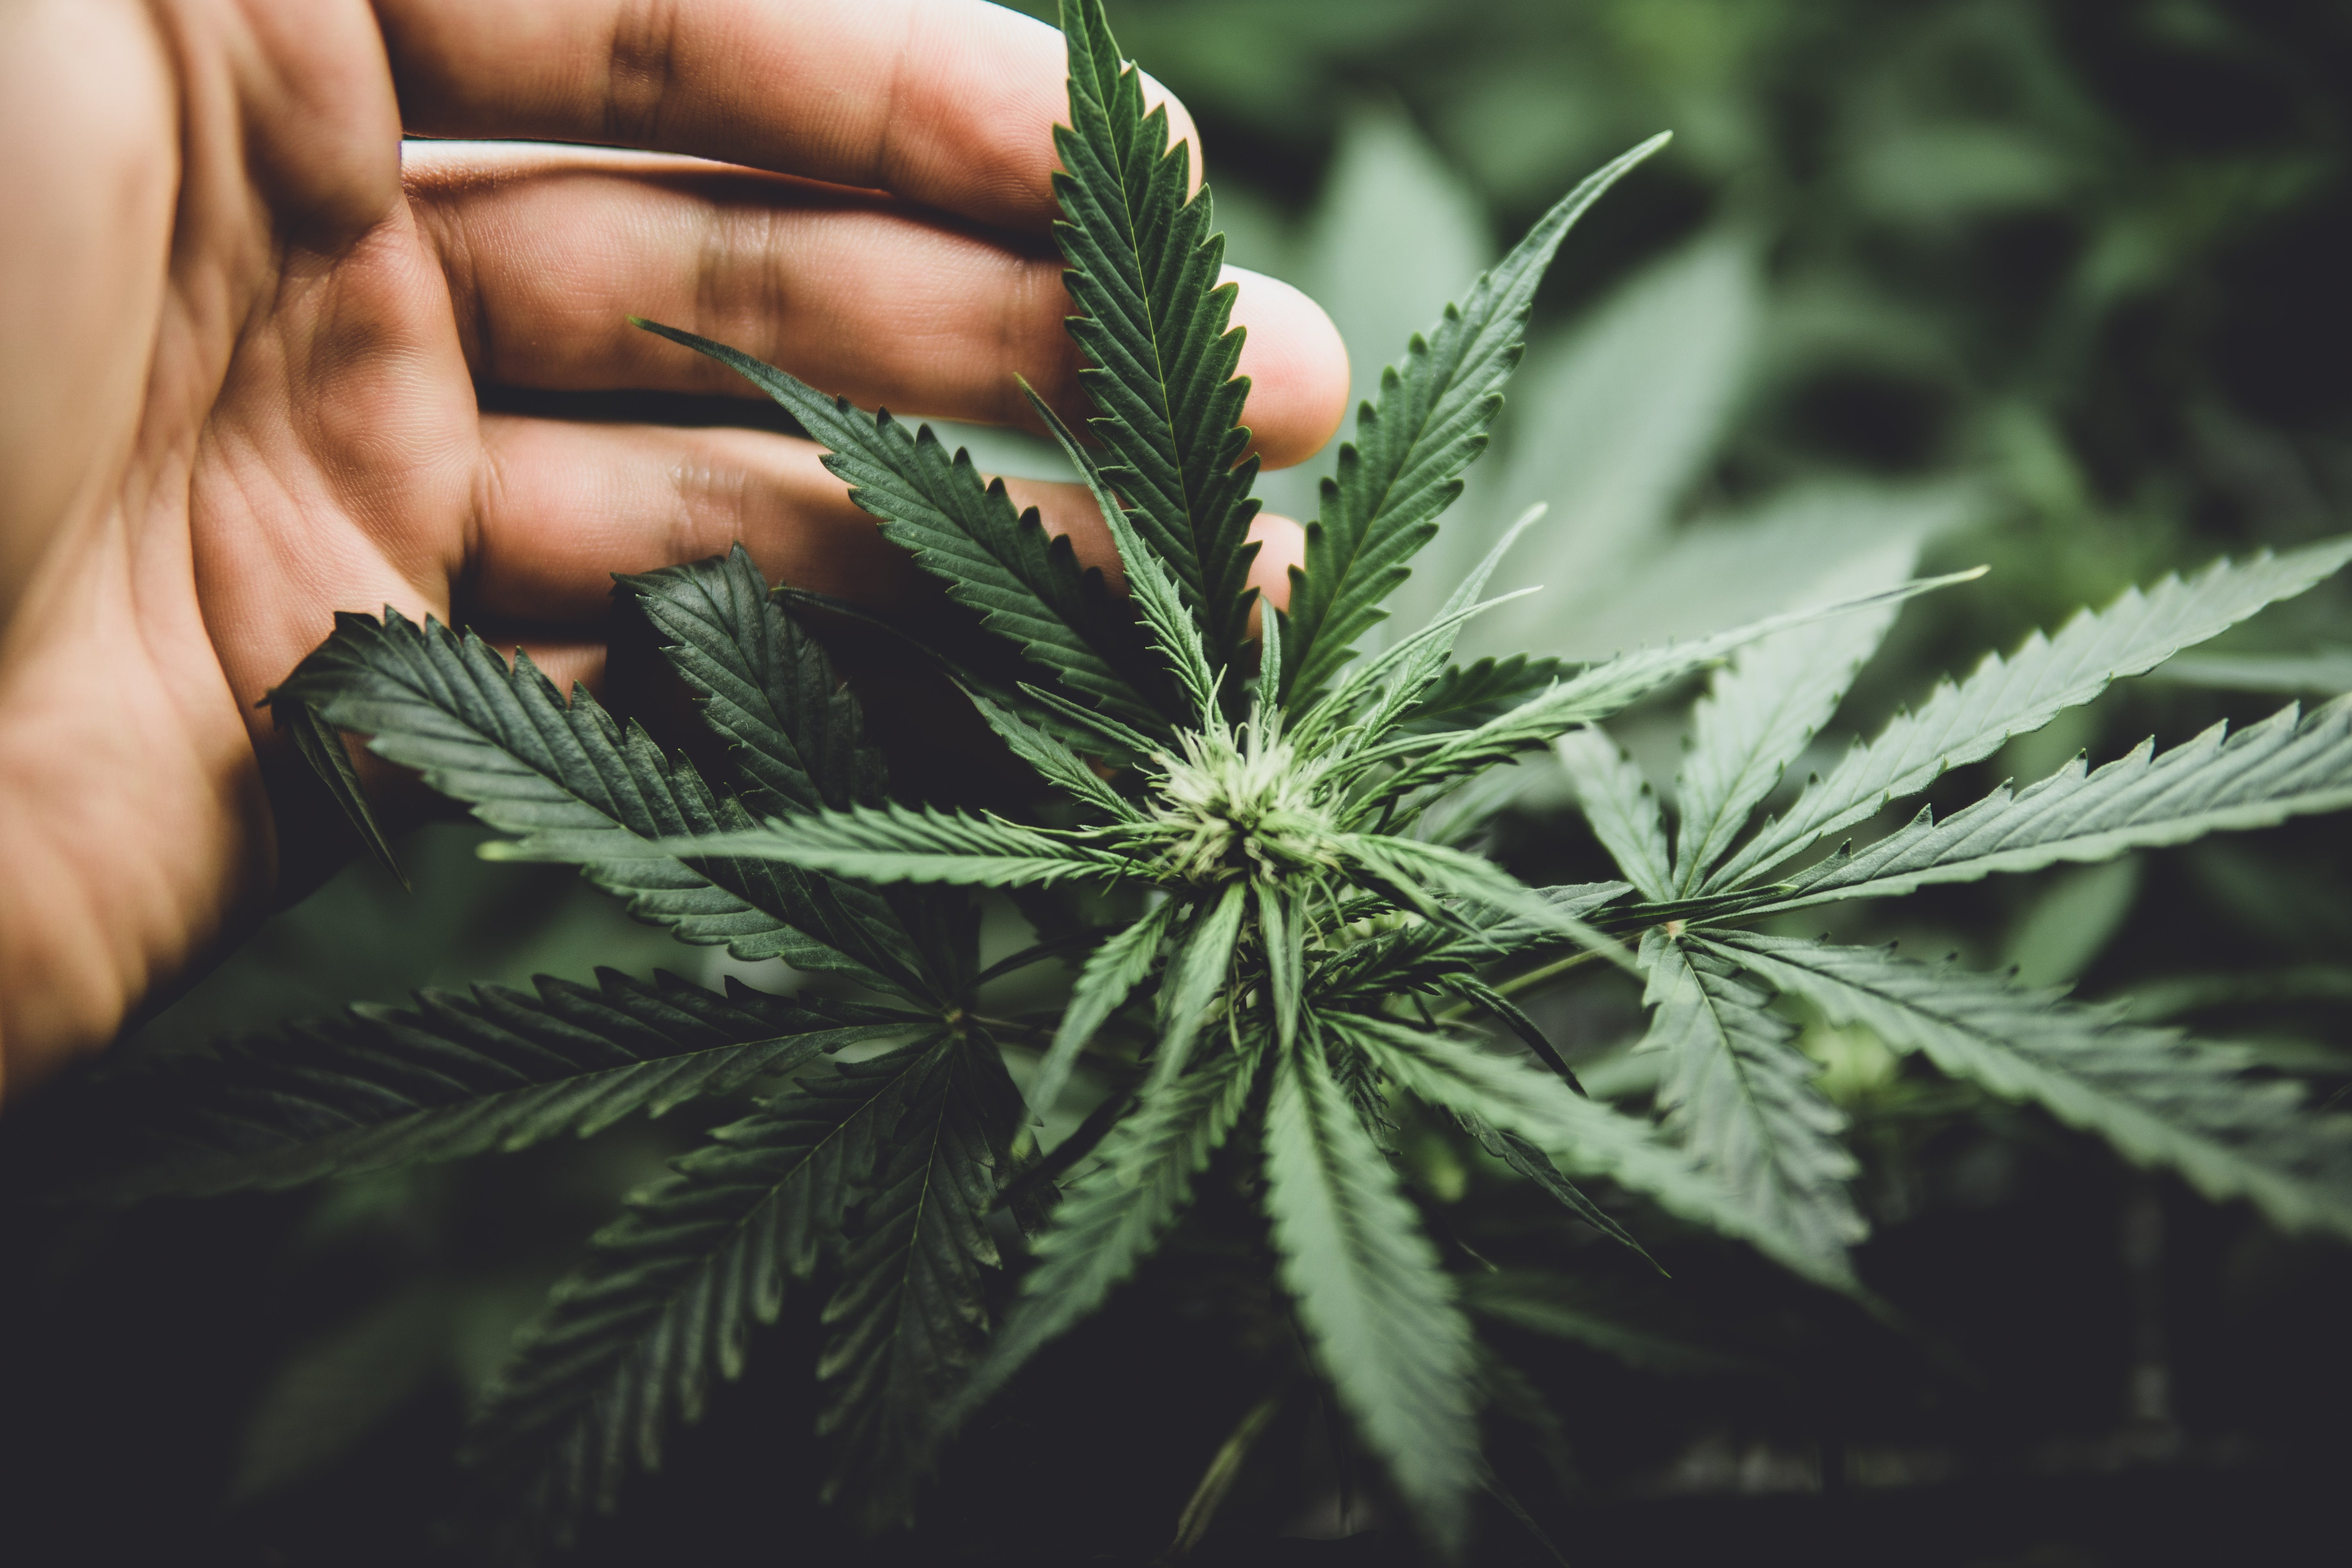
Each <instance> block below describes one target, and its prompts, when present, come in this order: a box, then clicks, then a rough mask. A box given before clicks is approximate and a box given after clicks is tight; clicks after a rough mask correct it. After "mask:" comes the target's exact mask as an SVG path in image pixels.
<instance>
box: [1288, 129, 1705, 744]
mask: <svg viewBox="0 0 2352 1568" xmlns="http://www.w3.org/2000/svg"><path fill="white" fill-rule="evenodd" d="M1667 141H1668V138H1667V137H1666V136H1664V135H1659V136H1654V137H1652V138H1651V139H1650V140H1649V141H1647V142H1643V143H1642V144H1641V145H1640V146H1638V147H1636V148H1634V149H1633V151H1631V152H1629V153H1624V154H1623V155H1622V156H1621V157H1619V158H1618V159H1617V160H1616V161H1615V162H1613V163H1610V164H1608V165H1607V166H1606V167H1604V168H1602V169H1601V170H1600V171H1598V172H1597V173H1595V174H1591V175H1590V176H1588V177H1587V178H1586V179H1585V181H1584V183H1583V184H1580V185H1578V186H1577V187H1576V189H1575V190H1573V191H1570V193H1569V194H1568V195H1566V196H1565V197H1563V198H1562V199H1561V200H1560V202H1559V205H1556V206H1554V207H1553V208H1552V209H1551V210H1550V211H1549V212H1548V213H1546V214H1545V215H1544V216H1542V217H1541V218H1540V219H1538V221H1537V223H1536V226H1534V227H1533V228H1531V229H1529V230H1528V233H1527V236H1526V237H1525V238H1523V239H1521V240H1520V241H1519V243H1518V244H1517V246H1515V247H1512V250H1511V253H1510V254H1509V255H1508V256H1506V257H1505V258H1503V259H1502V260H1501V261H1499V262H1497V263H1496V265H1495V267H1494V268H1493V269H1492V270H1491V271H1489V272H1487V273H1486V274H1485V275H1484V276H1483V277H1481V278H1480V279H1478V281H1477V282H1476V283H1475V284H1474V285H1473V286H1472V288H1471V289H1470V293H1469V295H1468V297H1467V298H1466V299H1465V300H1463V302H1462V303H1461V304H1460V305H1458V306H1456V305H1448V306H1447V307H1446V308H1445V312H1444V315H1443V316H1441V317H1439V318H1438V321H1437V322H1436V323H1435V324H1434V325H1433V326H1432V327H1431V328H1430V329H1429V331H1428V332H1427V333H1426V334H1423V333H1419V332H1416V333H1415V334H1413V338H1412V342H1411V343H1409V344H1408V345H1407V347H1406V350H1405V357H1404V360H1403V362H1402V364H1401V365H1391V366H1389V367H1388V368H1387V369H1385V370H1383V371H1382V372H1381V397H1380V402H1379V403H1378V405H1374V404H1371V403H1366V404H1364V405H1362V406H1361V407H1360V409H1359V410H1358V411H1357V414H1356V438H1355V440H1353V441H1351V442H1348V443H1344V444H1342V445H1341V447H1340V448H1339V472H1338V473H1337V474H1336V475H1335V476H1334V477H1333V478H1331V479H1326V480H1324V481H1323V487H1322V506H1321V510H1319V512H1318V515H1317V517H1316V520H1315V521H1313V522H1311V523H1309V524H1308V525H1307V560H1306V565H1305V567H1304V569H1303V570H1302V569H1301V568H1298V567H1293V568H1292V569H1291V586H1290V605H1289V608H1288V611H1287V612H1286V626H1288V628H1289V631H1288V636H1289V637H1290V641H1291V653H1290V658H1291V668H1292V672H1293V673H1292V674H1291V675H1290V678H1289V681H1288V684H1287V687H1286V692H1285V695H1286V698H1287V700H1288V701H1289V702H1290V704H1291V706H1292V707H1294V708H1296V709H1298V710H1302V711H1303V710H1305V709H1307V707H1309V706H1310V705H1311V704H1312V703H1313V702H1314V700H1315V698H1316V695H1317V693H1318V691H1319V690H1320V689H1322V687H1323V686H1324V685H1325V684H1327V683H1328V681H1329V680H1330V679H1332V677H1333V676H1335V675H1336V674H1337V673H1338V672H1339V668H1340V667H1341V666H1342V665H1343V664H1344V663H1345V662H1346V661H1347V660H1348V659H1349V658H1351V657H1353V652H1352V650H1353V648H1354V647H1355V644H1356V642H1357V640H1358V639H1359V638H1360V637H1362V636H1363V634H1364V633H1365V632H1367V631H1369V630H1370V628H1371V627H1372V626H1375V625H1377V624H1378V623H1379V622H1380V620H1381V618H1382V616H1385V615H1386V614H1387V612H1386V611H1384V610H1382V609H1381V603H1382V601H1384V600H1386V599H1387V598H1388V597H1389V595H1391V594H1392V593H1394V592H1395V591H1396V589H1397V588H1398V586H1399V585H1401V584H1402V583H1403V582H1404V580H1405V575H1406V568H1405V563H1406V562H1407V561H1408V560H1410V559H1411V558H1412V556H1413V555H1414V554H1416V553H1417V552H1419V551H1420V550H1421V548H1422V547H1423V545H1425V544H1427V543H1428V542H1430V541H1431V540H1432V539H1433V538H1435V537H1436V534H1437V518H1438V514H1439V513H1441V512H1443V511H1444V510H1445V509H1446V508H1447V507H1449V506H1451V505H1453V504H1454V500H1455V498H1456V497H1458V496H1459V495H1460V494H1461V493H1462V474H1463V472H1464V470H1465V469H1466V468H1469V466H1470V465H1471V464H1472V463H1473V462H1475V460H1476V459H1477V458H1478V456H1479V454H1480V453H1481V452H1483V451H1484V450H1485V449H1486V441H1487V427H1488V426H1491V425H1492V424H1493V423H1494V421H1495V416H1496V413H1498V412H1499V411H1500V410H1501V408H1502V406H1503V394H1502V387H1503V384H1504V383H1505V382H1506V381H1507V380H1508V379H1509V377H1510V374H1511V372H1512V371H1514V370H1516V369H1517V368H1518V363H1519V358H1520V355H1521V354H1522V353H1525V352H1526V348H1527V343H1526V337H1527V326H1528V310H1530V309H1531V308H1532V306H1533V303H1534V300H1535V293H1536V286H1537V285H1538V284H1539V283H1540V282H1542V281H1543V275H1544V273H1545V271H1546V270H1547V269H1548V268H1549V267H1550V266H1551V258H1552V256H1553V255H1554V253H1556V252H1557V251H1558V250H1559V243H1560V241H1561V240H1562V239H1565V238H1566V237H1568V231H1569V229H1570V227H1572V226H1574V225H1575V223H1576V220H1577V219H1578V218H1580V217H1581V216H1584V214H1585V211H1586V210H1587V209H1588V208H1590V207H1591V205H1592V204H1593V203H1594V202H1597V201H1599V200H1600V199H1601V196H1602V195H1604V194H1606V193H1607V191H1608V189H1609V187H1610V186H1612V185H1613V184H1616V183H1617V182H1618V181H1619V180H1621V179H1622V178H1623V177H1624V176H1625V175H1626V174H1629V173H1631V172H1632V171H1633V169H1634V168H1635V167H1636V166H1637V165H1638V164H1640V163H1642V162H1643V160H1644V159H1646V158H1648V157H1649V156H1650V155H1651V154H1652V153H1655V152H1657V151H1658V149H1659V148H1661V147H1664V145H1665V144H1666V142H1667Z"/></svg>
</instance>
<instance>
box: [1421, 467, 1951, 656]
mask: <svg viewBox="0 0 2352 1568" xmlns="http://www.w3.org/2000/svg"><path fill="white" fill-rule="evenodd" d="M1983 510H1985V503H1984V500H1983V499H1982V497H1981V496H1980V495H1979V492H1978V491H1976V490H1974V489H1970V488H1969V487H1967V486H1964V485H1959V484H1955V483H1950V482H1943V483H1935V484H1927V483H1915V484H1905V485H1889V484H1861V483H1856V482H1854V481H1852V480H1836V481H1827V480H1811V481H1807V482H1804V483H1801V484H1796V485H1792V486H1790V488H1788V489H1784V490H1781V491H1779V492H1776V493H1775V494H1773V495H1772V496H1770V497H1769V498H1768V499H1767V500H1763V501H1761V502H1759V503H1758V504H1757V505H1755V506H1753V507H1751V508H1747V509H1743V510H1740V511H1738V512H1732V513H1720V512H1718V513H1710V514H1707V515H1705V516H1701V517H1699V518H1696V519H1695V520H1694V521H1690V522H1688V523H1685V524H1683V525H1682V526H1680V527H1678V528H1676V529H1675V530H1673V531H1671V532H1670V533H1666V534H1663V535H1660V536H1658V537H1657V538H1656V539H1655V540H1654V541H1653V542H1652V543H1650V544H1649V545H1647V546H1645V547H1643V549H1641V550H1640V551H1639V552H1637V553H1636V554H1635V555H1634V556H1633V558H1632V559H1630V560H1628V561H1627V562H1626V563H1623V564H1622V566H1620V567H1618V568H1616V569H1614V570H1612V571H1609V572H1606V573H1603V574H1601V575H1599V576H1597V577H1594V578H1591V579H1590V580H1583V579H1577V578H1573V577H1568V576H1563V575H1561V574H1560V572H1559V569H1558V568H1556V567H1553V566H1551V565H1550V564H1549V563H1538V564H1537V565H1535V566H1533V567H1531V568H1530V569H1529V570H1528V573H1527V580H1528V581H1530V582H1538V583H1543V584H1548V585H1549V587H1548V591H1547V592H1546V593H1545V595H1543V597H1541V598H1539V599H1537V600H1535V601H1534V602H1533V603H1532V604H1531V605H1528V606H1527V607H1526V616H1525V620H1524V621H1523V622H1522V621H1521V620H1520V619H1519V618H1518V617H1516V616H1507V617H1502V618H1498V619H1496V620H1494V621H1490V622H1486V623H1484V624H1482V625H1480V626H1477V627H1476V628H1475V629H1474V630H1473V631H1472V632H1470V633H1469V634H1468V635H1467V636H1465V637H1464V639H1463V641H1464V645H1465V647H1471V648H1479V649H1492V650H1493V651H1495V652H1496V653H1506V652H1515V651H1517V650H1518V649H1520V648H1523V647H1535V648H1538V649H1540V650H1541V651H1542V652H1543V653H1545V654H1547V655H1550V656H1553V657H1556V658H1564V659H1567V660H1570V661H1571V662H1576V661H1584V660H1591V659H1600V658H1610V657H1611V656H1612V655H1614V654H1616V653H1618V652H1620V651H1622V650H1623V649H1625V648H1629V647H1639V646H1642V645H1643V644H1655V643H1661V642H1665V641H1668V640H1673V641H1676V642H1680V641H1686V640H1688V639H1690V638H1692V637H1706V636H1707V635H1708V634H1710V633H1713V632H1717V631H1720V630H1721V629H1722V628H1724V627H1725V626H1745V625H1747V624H1748V622H1750V621H1757V620H1761V619H1763V618H1764V617H1765V616H1773V615H1779V614H1780V613H1782V612H1783V611H1788V610H1796V609H1802V608H1803V607H1804V606H1805V605H1825V604H1831V603H1834V602H1835V601H1837V600H1840V599H1843V598H1848V597H1850V596H1852V595H1854V594H1857V593H1862V592H1865V591H1867V590H1869V589H1872V588H1879V587H1885V586H1886V585H1887V584H1893V583H1897V582H1900V581H1902V580H1903V579H1904V578H1905V577H1906V576H1908V575H1909V574H1911V572H1912V571H1913V569H1914V565H1915V563H1916V560H1917V555H1918V551H1919V548H1920V546H1921V544H1922V543H1924V542H1926V541H1927V540H1928V539H1930V538H1933V537H1935V536H1937V535H1938V534H1941V533H1946V532H1948V531H1951V530H1953V529H1954V528H1956V527H1957V526H1958V524H1960V523H1961V522H1963V521H1967V520H1968V519H1969V518H1970V517H1971V516H1973V515H1975V514H1978V513H1981V512H1982V511H1983ZM1562 526H1564V520H1563V524H1562ZM1554 531H1555V530H1552V529H1548V530H1546V537H1547V538H1549V537H1550V536H1551V535H1552V533H1553V532H1554ZM1460 548H1461V549H1463V550H1464V551H1465V552H1466V551H1467V548H1468V546H1467V545H1466V544H1464V545H1462V546H1461V547H1460ZM1530 553H1532V552H1530ZM1557 595H1576V597H1575V599H1574V601H1573V602H1572V603H1571V602H1564V601H1563V600H1562V598H1560V597H1559V596H1557Z"/></svg>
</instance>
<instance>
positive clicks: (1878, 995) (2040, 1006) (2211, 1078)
mask: <svg viewBox="0 0 2352 1568" xmlns="http://www.w3.org/2000/svg"><path fill="white" fill-rule="evenodd" d="M1703 945H1704V946H1705V947H1706V949H1707V950H1708V951H1710V952H1714V953H1716V954H1717V956H1719V957H1721V958H1723V959H1725V960H1726V961H1727V962H1729V963H1734V964H1737V965H1738V966H1739V967H1740V968H1742V969H1746V970H1748V971H1749V972H1751V973H1755V974H1756V975H1758V976H1759V978H1761V979H1763V980H1764V981H1766V982H1767V983H1769V984H1771V985H1773V986H1775V987H1777V988H1778V989H1780V990H1783V991H1786V992H1788V993H1790V994H1792V995H1796V996H1801V997H1802V998H1804V999H1805V1000H1806V1001H1808V1002H1811V1004H1812V1005H1815V1006H1817V1007H1819V1008H1821V1009H1822V1012H1823V1013H1825V1014H1826V1015H1828V1016H1829V1017H1830V1018H1831V1019H1832V1021H1833V1022H1837V1023H1842V1024H1843V1023H1852V1024H1860V1025H1863V1026H1866V1027H1868V1028H1870V1029H1871V1030H1873V1031H1874V1033H1876V1034H1877V1035H1878V1037H1880V1038H1881V1039H1884V1040H1885V1042H1886V1043H1887V1044H1888V1045H1890V1046H1893V1047H1895V1048H1896V1049H1898V1050H1916V1051H1920V1052H1924V1053H1925V1054H1926V1055H1927V1058H1928V1059H1929V1060H1931V1061H1933V1062H1934V1063H1935V1064H1936V1065H1937V1067H1938V1068H1942V1069H1943V1070H1944V1071H1945V1072H1947V1073H1949V1074H1951V1075H1952V1076H1953V1077H1955V1078H1962V1079H1972V1080H1974V1081H1976V1082H1978V1083H1980V1084H1982V1085H1983V1086H1984V1087H1985V1088H1987V1089H1990V1090H1992V1091H1993V1092H1994V1093H1996V1094H2000V1095H2003V1096H2006V1097H2008V1098H2010V1099H2014V1100H2033V1101H2035V1102H2037V1103H2038V1104H2040V1105H2042V1107H2043V1108H2044V1109H2046V1110H2049V1111H2050V1112H2051V1114H2053V1116H2056V1117H2057V1118H2058V1119H2059V1120H2060V1121H2063V1122H2066V1123H2067V1124H2068V1125H2070V1126H2074V1127H2079V1128H2081V1129H2083V1130H2084V1131H2087V1132H2094V1133H2096V1134H2098V1135H2099V1136H2101V1137H2103V1138H2105V1139H2106V1140H2107V1141H2108V1142H2110V1143H2113V1144H2114V1145H2115V1146H2116V1148H2117V1149H2119V1150H2120V1151H2122V1152H2124V1153H2125V1154H2126V1155H2127V1156H2129V1157H2130V1158H2132V1159H2134V1160H2136V1161H2138V1162H2140V1163H2145V1164H2154V1165H2165V1166H2169V1167H2170V1168H2172V1169H2174V1170H2177V1171H2179V1173H2181V1174H2182V1175H2183V1176H2185V1177H2187V1178H2188V1180H2189V1183H2190V1184H2191V1185H2193V1186H2195V1187H2196V1188H2197V1189H2198V1190H2199V1191H2200V1192H2201V1193H2203V1194H2206V1195H2207V1196H2208V1197H2212V1198H2233V1197H2244V1198H2250V1199H2252V1201H2253V1202H2254V1203H2255V1204H2257V1205H2260V1206H2261V1208H2262V1209H2263V1212H2264V1213H2265V1214H2267V1215H2269V1216H2270V1217H2271V1218H2272V1219H2273V1220H2274V1221H2276V1222H2277V1223H2278V1224H2279V1225H2281V1226H2284V1227H2285V1228H2287V1229H2290V1230H2314V1229H2326V1230H2332V1231H2334V1232H2336V1234H2337V1235H2339V1236H2352V1118H2347V1117H2342V1116H2331V1117H2326V1118H2324V1119H2323V1118H2318V1117H2314V1116H2312V1115H2310V1114H2309V1113H2308V1112H2307V1111H2305V1110H2304V1109H2303V1105H2302V1102H2303V1090H2302V1089H2301V1087H2300V1086H2298V1085H2296V1084H2294V1083H2293V1082H2290V1081H2287V1080H2284V1079H2265V1078H2260V1077H2256V1076H2253V1075H2252V1073H2251V1071H2250V1069H2251V1068H2252V1066H2253V1062H2252V1058H2251V1057H2250V1056H2248V1054H2247V1053H2245V1052H2244V1051H2242V1050H2238V1049H2232V1048H2231V1047H2222V1046H2212V1045H2204V1044H2200V1043H2197V1042H2194V1041H2190V1040H2188V1039H2184V1038H2183V1037H2181V1036H2179V1034H2178V1033H2177V1032H2175V1031H2171V1030H2163V1029H2150V1028H2145V1027H2141V1026H2135V1025H2131V1024H2126V1023H2125V1022H2123V1021H2122V1020H2121V1019H2120V1017H2119V1016H2117V1015H2116V1014H2115V1013H2113V1012H2103V1011H2100V1010H2096V1009H2091V1008H2084V1007H2080V1006H2076V1005H2073V1004H2070V1003H2066V1002H2062V1001H2060V1000H2058V999H2057V994H2055V993H2053V992H2035V991H2020V990H2016V989H2013V988H2011V986H2009V985H2007V984H2004V983H2002V982H2001V981H2000V980H1997V979H1993V978H1990V977H1988V976H1985V975H1979V974H1971V973H1968V972H1967V971H1965V970H1961V969H1958V968H1955V967H1952V966H1950V965H1946V966H1942V967H1931V966H1929V965H1927V964H1923V963H1913V962H1912V961H1910V960H1908V959H1904V958H1898V957H1896V956H1895V955H1894V954H1893V953H1892V952H1887V951H1885V950H1884V949H1879V948H1855V947H1840V946H1833V945H1832V944H1829V943H1826V942H1800V941H1793V940H1790V939H1789V938H1785V937H1768V936H1759V935H1753V934H1746V933H1743V934H1739V935H1732V936H1725V937H1722V938H1718V939H1707V940H1706V941H1705V942H1704V943H1703Z"/></svg>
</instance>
